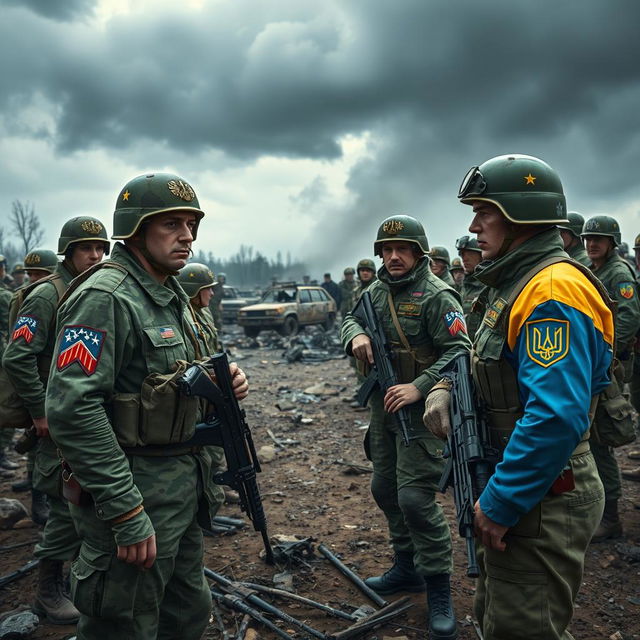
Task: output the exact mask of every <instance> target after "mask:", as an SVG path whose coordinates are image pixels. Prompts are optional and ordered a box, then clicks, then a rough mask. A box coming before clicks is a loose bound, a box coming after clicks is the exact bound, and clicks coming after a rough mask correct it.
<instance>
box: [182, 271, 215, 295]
mask: <svg viewBox="0 0 640 640" xmlns="http://www.w3.org/2000/svg"><path fill="white" fill-rule="evenodd" d="M177 277H178V282H179V283H180V286H181V287H182V288H183V289H184V292H185V293H186V294H187V296H189V298H195V297H196V296H197V295H198V293H199V292H200V291H201V290H202V289H208V288H209V287H212V286H213V284H214V283H215V277H214V275H213V272H212V271H211V269H209V267H207V265H206V264H200V263H199V262H190V263H189V264H187V265H185V266H184V267H182V269H180V273H179V274H178V276H177Z"/></svg>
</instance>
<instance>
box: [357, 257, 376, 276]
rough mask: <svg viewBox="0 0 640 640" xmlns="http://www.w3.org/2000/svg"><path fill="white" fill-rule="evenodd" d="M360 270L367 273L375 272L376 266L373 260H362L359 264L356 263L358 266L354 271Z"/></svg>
mask: <svg viewBox="0 0 640 640" xmlns="http://www.w3.org/2000/svg"><path fill="white" fill-rule="evenodd" d="M360 269H369V271H373V272H374V273H375V272H376V265H375V263H374V262H373V260H370V259H369V258H362V260H360V262H358V266H357V267H356V271H360Z"/></svg>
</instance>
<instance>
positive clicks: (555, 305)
mask: <svg viewBox="0 0 640 640" xmlns="http://www.w3.org/2000/svg"><path fill="white" fill-rule="evenodd" d="M504 355H505V357H506V358H507V360H508V361H509V362H510V363H511V364H512V366H513V367H514V369H515V371H516V375H517V378H518V386H519V390H520V400H521V403H522V406H523V409H524V415H523V416H522V417H521V418H520V419H519V420H518V421H517V423H516V427H515V429H514V431H513V433H512V434H511V438H510V439H509V442H508V444H507V446H506V448H505V450H504V455H503V459H502V461H501V462H500V463H499V464H498V466H497V467H496V471H495V473H494V474H493V476H492V477H491V479H490V481H489V483H488V485H487V487H486V489H485V491H484V492H483V493H482V495H481V496H480V507H481V508H482V510H483V512H484V513H485V514H486V515H487V516H488V517H489V518H491V520H493V521H494V522H497V523H499V524H502V525H504V526H509V527H511V526H513V525H515V524H516V523H517V522H518V520H519V519H520V517H521V516H522V515H524V514H525V513H528V512H529V511H531V509H532V508H533V507H534V506H535V505H536V504H537V503H538V502H540V501H541V500H542V498H543V497H544V496H545V494H546V493H547V492H548V490H549V488H550V487H551V485H552V484H553V481H554V480H555V479H556V478H557V477H558V476H559V475H560V472H561V471H562V469H563V468H564V467H565V466H566V464H567V461H568V460H569V458H570V457H571V453H572V451H573V450H574V449H575V447H576V446H577V444H578V442H580V440H581V439H582V436H583V434H584V433H585V432H586V430H587V429H588V427H589V419H588V410H589V405H590V403H591V397H592V396H594V395H596V394H598V393H600V392H601V391H602V390H603V389H604V388H605V387H606V386H607V384H608V383H609V376H608V369H609V365H610V363H611V358H612V352H611V347H610V345H608V344H607V343H606V342H605V340H604V338H603V336H602V334H601V333H600V332H599V331H598V330H597V329H596V328H595V327H594V324H593V321H592V319H591V318H590V317H589V316H588V315H585V314H584V313H582V312H581V311H578V310H577V309H574V308H573V307H570V306H568V305H566V304H563V303H561V302H558V301H556V300H550V301H548V302H545V303H543V304H540V305H538V306H537V307H535V308H534V309H533V311H532V313H531V314H530V315H529V317H528V318H527V320H526V321H525V322H524V323H523V325H522V328H521V330H520V333H519V335H518V337H517V339H516V343H515V345H514V349H513V351H509V349H508V348H506V347H505V354H504Z"/></svg>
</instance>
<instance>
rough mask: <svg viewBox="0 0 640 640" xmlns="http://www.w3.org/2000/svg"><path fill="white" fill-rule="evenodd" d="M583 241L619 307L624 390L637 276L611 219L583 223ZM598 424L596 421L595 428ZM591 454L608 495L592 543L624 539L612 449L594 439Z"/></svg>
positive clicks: (618, 379) (638, 312)
mask: <svg viewBox="0 0 640 640" xmlns="http://www.w3.org/2000/svg"><path fill="white" fill-rule="evenodd" d="M582 237H583V238H584V241H585V247H586V249H587V255H588V256H589V260H590V261H591V262H590V267H591V269H592V271H593V273H594V274H595V275H596V276H597V277H598V278H599V279H600V280H601V282H602V284H604V286H605V287H606V289H607V291H608V292H609V295H610V296H611V297H612V298H613V299H614V300H615V301H616V303H617V313H616V320H615V325H616V359H617V361H618V362H619V363H620V365H621V366H619V367H616V368H615V369H614V373H615V374H616V375H615V380H614V381H613V382H612V385H618V386H619V387H622V385H623V384H624V383H626V382H629V381H630V380H631V377H632V373H633V355H634V354H633V348H634V343H635V339H636V334H637V333H638V330H640V302H639V301H638V292H637V290H636V289H637V288H636V281H635V273H634V272H633V270H632V269H631V267H630V266H629V265H628V263H627V262H626V261H625V260H623V259H622V258H621V257H620V256H619V255H618V252H617V251H616V247H618V246H619V244H620V241H621V234H620V227H619V225H618V223H617V222H616V220H615V219H614V218H612V217H611V216H594V217H593V218H589V219H588V220H587V221H586V222H585V223H584V227H583V231H582ZM597 422H598V420H597V419H596V420H595V423H596V425H595V427H596V428H597ZM591 450H592V451H593V455H594V457H595V459H596V464H597V465H598V473H599V474H600V479H601V480H602V484H603V485H604V495H605V505H604V514H603V516H602V522H601V523H600V526H599V527H598V530H597V531H596V533H595V534H594V536H593V542H602V541H604V540H608V539H610V538H619V537H620V536H621V535H622V523H621V522H620V517H619V515H618V500H619V499H620V497H621V496H622V483H621V482H620V470H619V468H618V462H617V461H616V457H615V454H614V451H613V449H612V448H611V447H609V446H606V445H605V444H602V443H600V442H597V441H595V440H594V438H592V439H591ZM625 475H626V474H625Z"/></svg>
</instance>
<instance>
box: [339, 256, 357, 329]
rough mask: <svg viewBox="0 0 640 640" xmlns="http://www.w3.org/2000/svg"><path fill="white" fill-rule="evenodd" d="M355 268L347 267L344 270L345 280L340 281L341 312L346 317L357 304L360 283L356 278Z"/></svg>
mask: <svg viewBox="0 0 640 640" xmlns="http://www.w3.org/2000/svg"><path fill="white" fill-rule="evenodd" d="M355 274H356V272H355V269H353V268H352V267H347V268H346V269H345V270H344V280H341V281H340V284H339V285H338V287H339V288H340V307H339V309H340V314H341V315H342V317H343V318H344V317H345V316H346V315H347V313H349V311H351V309H353V307H354V306H355V304H356V296H357V291H358V283H357V282H356V279H355Z"/></svg>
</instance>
